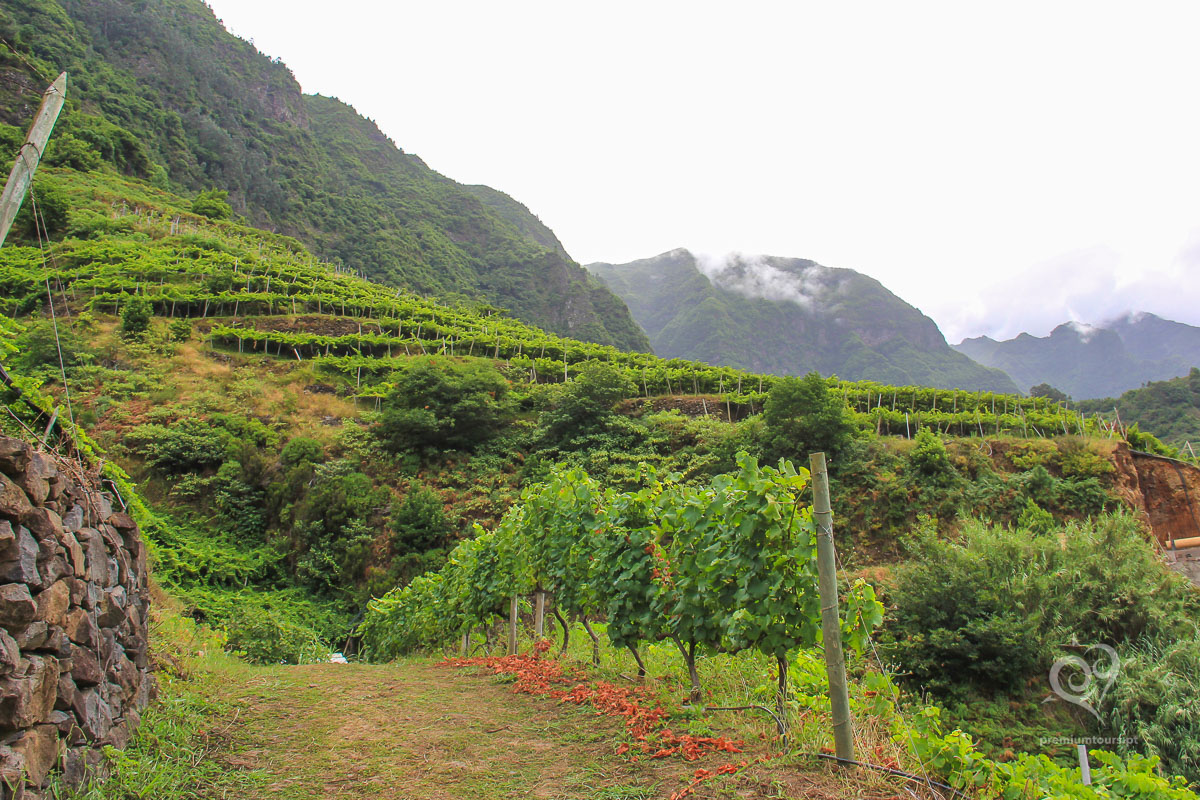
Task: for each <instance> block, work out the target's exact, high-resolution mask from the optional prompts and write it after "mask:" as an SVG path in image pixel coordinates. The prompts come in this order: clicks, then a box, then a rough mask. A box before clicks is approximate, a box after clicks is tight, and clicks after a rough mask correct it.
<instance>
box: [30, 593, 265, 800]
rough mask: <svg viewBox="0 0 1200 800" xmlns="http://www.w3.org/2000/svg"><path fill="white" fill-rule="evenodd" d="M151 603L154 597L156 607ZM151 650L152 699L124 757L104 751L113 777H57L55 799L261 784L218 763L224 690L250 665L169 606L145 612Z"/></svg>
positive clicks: (228, 721) (159, 797)
mask: <svg viewBox="0 0 1200 800" xmlns="http://www.w3.org/2000/svg"><path fill="white" fill-rule="evenodd" d="M157 600H158V599H157V598H156V601H157ZM152 624H153V632H152V640H151V641H152V646H153V648H154V655H155V657H156V658H157V659H158V662H159V664H160V665H161V667H162V668H161V669H160V670H159V671H158V672H156V673H155V674H156V676H157V678H158V681H159V698H158V700H157V701H155V702H154V703H153V704H152V705H151V706H150V707H149V708H148V709H147V711H146V713H145V714H144V715H143V716H142V722H141V725H140V726H139V727H138V729H137V732H136V733H135V734H134V737H133V739H132V741H131V742H130V745H129V747H128V748H127V749H126V750H124V751H119V750H114V749H112V748H106V750H105V756H106V761H107V765H108V767H109V769H110V771H111V773H112V777H111V778H109V779H108V780H107V781H92V782H90V783H88V784H85V785H84V786H83V787H80V788H78V789H72V788H69V787H66V786H63V785H62V784H61V782H60V780H59V779H58V778H57V777H56V778H55V779H54V782H53V784H52V785H51V788H50V790H49V792H48V796H49V797H52V798H55V800H110V799H111V800H118V799H119V800H128V799H130V798H154V800H184V798H187V799H189V800H191V799H192V798H210V797H211V798H217V797H239V796H243V795H244V793H247V792H250V791H253V790H254V789H255V788H256V787H258V786H260V785H261V783H262V775H261V774H260V773H258V772H255V771H248V770H242V769H239V768H237V767H235V766H232V765H231V764H229V763H228V762H227V761H225V760H223V759H221V758H219V757H217V756H218V755H219V754H221V753H222V752H223V750H224V748H225V744H226V742H227V741H228V738H229V736H230V734H231V732H232V730H233V729H234V728H235V727H236V725H237V724H238V717H237V714H236V712H235V710H234V708H233V705H232V704H231V703H230V702H229V701H228V700H227V699H223V695H225V694H226V691H227V689H228V687H229V686H230V685H231V684H234V683H240V682H242V681H244V680H245V678H246V675H247V674H248V671H249V669H250V667H249V666H248V665H246V664H245V663H243V662H241V661H239V660H238V659H236V658H234V657H232V656H229V655H227V654H226V653H225V652H224V649H223V645H224V641H223V638H222V637H221V636H220V635H219V634H217V633H214V632H213V631H211V630H209V629H207V628H205V627H202V626H199V625H196V624H195V623H194V622H192V621H191V620H189V619H187V618H185V617H182V616H180V615H179V614H178V613H177V612H176V611H175V610H174V609H173V608H170V607H168V608H161V607H157V606H156V607H155V610H154V611H153V612H152Z"/></svg>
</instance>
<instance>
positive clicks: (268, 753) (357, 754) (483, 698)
mask: <svg viewBox="0 0 1200 800" xmlns="http://www.w3.org/2000/svg"><path fill="white" fill-rule="evenodd" d="M231 697H232V699H233V700H234V702H235V703H236V704H237V707H238V709H239V711H238V714H237V717H236V723H235V731H236V732H235V733H234V734H233V737H234V745H235V747H234V754H232V755H229V756H227V757H226V758H227V760H228V761H229V762H230V763H231V765H232V766H238V767H243V768H248V769H255V770H261V771H262V772H263V773H265V781H264V783H263V785H262V787H261V788H260V790H259V793H258V795H257V797H262V798H318V797H319V798H343V797H344V798H361V797H373V798H405V799H406V800H407V799H408V798H414V799H415V798H439V800H440V799H441V798H447V799H448V798H464V799H465V798H510V797H533V798H595V799H596V800H601V798H610V799H611V800H617V798H649V797H660V796H665V795H667V794H669V793H670V792H671V791H674V790H675V789H678V788H679V787H680V786H681V785H682V783H681V782H680V781H679V776H680V775H684V774H689V772H690V770H688V769H687V768H686V767H685V766H683V765H681V764H671V765H666V764H660V763H657V762H650V763H631V762H630V761H629V760H628V759H627V758H622V757H619V756H616V755H615V754H614V749H615V742H616V740H617V738H618V737H619V735H620V732H621V730H622V726H621V723H620V721H618V720H612V719H608V718H604V717H599V716H597V715H595V714H594V713H592V712H590V711H589V710H588V709H581V708H578V707H574V706H564V705H560V704H558V703H555V702H552V701H548V700H541V699H536V698H532V697H528V696H515V695H513V694H512V693H511V692H510V691H509V688H508V686H507V685H505V684H503V683H499V682H498V681H497V679H496V678H493V677H489V676H482V675H473V674H470V673H469V672H464V671H459V670H451V669H449V668H447V667H439V666H433V665H424V664H405V665H383V666H367V665H359V664H350V665H338V664H320V665H313V666H303V667H278V668H271V669H263V670H255V671H254V672H252V673H251V675H250V680H248V681H247V682H246V683H245V684H243V685H240V686H238V687H237V688H236V689H235V690H234V692H233V694H232V695H231ZM665 767H669V769H664V768H665Z"/></svg>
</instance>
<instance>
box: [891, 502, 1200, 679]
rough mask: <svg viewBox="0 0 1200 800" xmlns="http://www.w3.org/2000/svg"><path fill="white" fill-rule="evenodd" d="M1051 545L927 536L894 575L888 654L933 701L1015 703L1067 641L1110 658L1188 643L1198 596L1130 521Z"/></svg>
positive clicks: (976, 533) (1047, 539)
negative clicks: (1135, 647)
mask: <svg viewBox="0 0 1200 800" xmlns="http://www.w3.org/2000/svg"><path fill="white" fill-rule="evenodd" d="M1058 531H1059V535H1058V536H1035V535H1034V534H1033V533H1032V532H1031V531H1029V530H1027V529H1024V528H1018V529H1016V530H1009V529H1006V528H1003V527H1000V526H990V527H989V526H986V525H983V524H981V523H977V522H975V523H969V524H967V525H966V527H965V528H964V530H963V541H962V543H961V544H960V543H951V542H946V541H940V540H938V539H937V538H936V535H935V532H934V531H933V530H932V529H931V528H928V527H927V528H925V529H923V530H921V531H920V532H919V533H918V534H917V535H916V537H915V538H914V540H913V543H912V550H913V559H912V560H911V561H910V562H909V563H907V564H904V565H902V566H901V567H900V568H898V569H897V570H896V572H895V580H896V583H895V586H894V587H893V589H892V590H891V592H890V593H889V595H888V599H889V600H890V602H891V605H892V608H893V611H892V614H891V615H890V618H889V621H888V626H887V639H888V642H887V645H886V649H887V650H888V652H889V654H890V655H891V657H892V658H893V659H894V660H895V661H897V662H898V663H899V664H900V665H901V666H902V667H903V669H904V671H905V672H906V673H907V674H908V676H909V677H910V679H911V680H913V681H914V682H915V683H918V684H921V685H924V686H927V687H928V688H930V689H932V690H933V691H934V692H936V693H938V694H942V695H943V696H951V695H957V696H962V695H963V694H964V693H968V692H972V691H978V692H984V693H990V692H996V691H1007V692H1018V693H1019V692H1020V691H1022V690H1023V689H1024V688H1025V682H1026V680H1027V679H1029V678H1034V677H1040V676H1041V675H1045V674H1046V672H1047V670H1048V669H1049V667H1050V663H1051V662H1052V661H1053V660H1054V658H1055V656H1056V654H1057V653H1058V652H1059V651H1058V649H1057V648H1058V647H1060V646H1061V645H1062V644H1064V643H1068V642H1071V641H1079V642H1088V643H1101V644H1108V645H1111V646H1114V647H1118V648H1120V647H1124V646H1129V645H1132V644H1135V643H1138V642H1144V641H1155V640H1157V641H1171V640H1173V639H1176V638H1179V637H1185V638H1190V637H1194V636H1195V631H1196V623H1195V622H1194V620H1195V619H1196V618H1197V615H1198V613H1200V596H1198V595H1197V593H1196V592H1195V591H1194V590H1193V589H1192V588H1191V586H1190V584H1189V583H1188V582H1187V580H1186V579H1185V578H1183V577H1182V576H1180V575H1177V574H1175V573H1173V572H1171V571H1170V570H1168V569H1166V567H1165V566H1164V565H1163V564H1162V563H1161V562H1160V561H1159V560H1158V558H1157V556H1156V554H1155V552H1154V550H1153V549H1152V548H1151V547H1150V545H1149V543H1148V542H1147V540H1146V538H1145V533H1144V532H1143V531H1142V529H1141V526H1140V524H1139V523H1138V521H1137V520H1136V519H1135V518H1134V517H1133V516H1132V515H1129V514H1110V515H1106V516H1103V517H1101V518H1099V519H1096V520H1093V521H1088V522H1079V523H1070V524H1068V525H1066V526H1063V527H1062V528H1060V529H1058Z"/></svg>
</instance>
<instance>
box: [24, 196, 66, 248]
mask: <svg viewBox="0 0 1200 800" xmlns="http://www.w3.org/2000/svg"><path fill="white" fill-rule="evenodd" d="M70 210H71V198H70V196H69V195H68V194H67V193H66V192H64V191H63V190H61V189H59V188H58V187H57V186H56V185H54V184H53V183H46V182H41V181H39V182H38V183H35V184H34V187H33V189H31V190H30V192H29V195H28V196H27V197H26V198H25V202H24V203H22V204H21V210H20V211H19V212H17V217H16V219H14V220H13V226H12V231H11V233H13V234H16V238H17V239H19V240H21V241H23V242H27V243H29V244H36V243H37V242H38V241H40V240H42V239H46V240H50V239H57V238H58V237H59V235H60V234H62V233H63V232H64V231H66V229H67V225H68V223H69V217H70ZM35 212H36V215H35Z"/></svg>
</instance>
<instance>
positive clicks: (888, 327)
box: [587, 248, 1016, 392]
mask: <svg viewBox="0 0 1200 800" xmlns="http://www.w3.org/2000/svg"><path fill="white" fill-rule="evenodd" d="M587 268H588V270H589V271H591V272H592V273H593V274H595V275H597V276H598V277H599V278H600V279H601V280H603V281H604V282H605V283H606V284H607V285H608V286H609V288H611V289H612V290H613V291H614V292H615V293H616V294H617V295H618V296H620V297H621V298H622V299H623V300H624V301H625V303H626V305H627V306H628V307H629V310H630V311H631V312H632V314H633V316H634V318H635V319H636V320H637V321H638V324H639V325H641V326H642V328H643V330H645V331H646V334H647V336H648V337H649V339H650V342H651V344H652V345H653V346H654V349H655V352H656V353H658V354H659V355H661V356H663V357H665V358H689V359H695V360H699V361H705V362H706V363H710V364H721V365H729V366H738V367H742V368H745V369H750V370H754V371H758V372H769V373H773V374H801V373H805V372H808V371H811V370H816V371H818V372H821V373H822V374H825V375H829V374H836V375H838V376H839V377H841V378H844V379H847V380H858V379H871V380H878V381H883V382H889V383H897V384H918V385H929V386H939V387H944V388H960V389H985V390H995V391H1007V392H1015V391H1016V385H1015V384H1014V383H1013V382H1012V381H1011V380H1010V379H1009V378H1008V376H1007V375H1005V374H1003V373H1002V372H1000V371H998V370H990V369H987V368H985V367H982V366H980V365H978V364H975V363H974V362H972V361H971V360H970V359H969V358H965V357H961V356H960V355H959V354H956V353H954V352H953V351H952V350H950V348H949V346H948V345H947V344H946V340H945V338H944V337H943V336H942V334H941V331H940V330H938V328H937V325H936V323H934V321H933V320H932V319H930V318H929V317H927V316H926V315H924V314H922V313H921V312H920V311H919V310H917V309H916V308H914V307H913V306H911V305H909V304H908V303H905V302H904V301H903V300H901V299H900V298H899V297H896V295H895V294H893V293H892V292H890V291H889V290H888V289H887V288H886V287H884V286H883V284H882V283H880V282H879V281H877V280H875V279H874V278H871V277H869V276H867V275H863V274H862V273H859V272H855V271H854V270H850V269H843V268H835V267H826V266H823V265H821V264H818V263H817V262H815V261H811V260H807V259H797V258H781V257H774V256H742V255H735V256H732V257H729V258H726V259H725V260H723V261H719V260H714V259H706V258H703V257H698V256H696V255H695V254H693V253H691V252H690V251H688V250H687V249H685V248H676V249H675V250H670V251H667V252H666V253H662V254H660V255H657V256H654V257H652V258H647V259H639V260H637V261H632V262H628V263H626V264H608V263H604V262H597V263H593V264H588V265H587ZM798 342H799V343H801V346H799V347H798V346H797V343H798Z"/></svg>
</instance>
